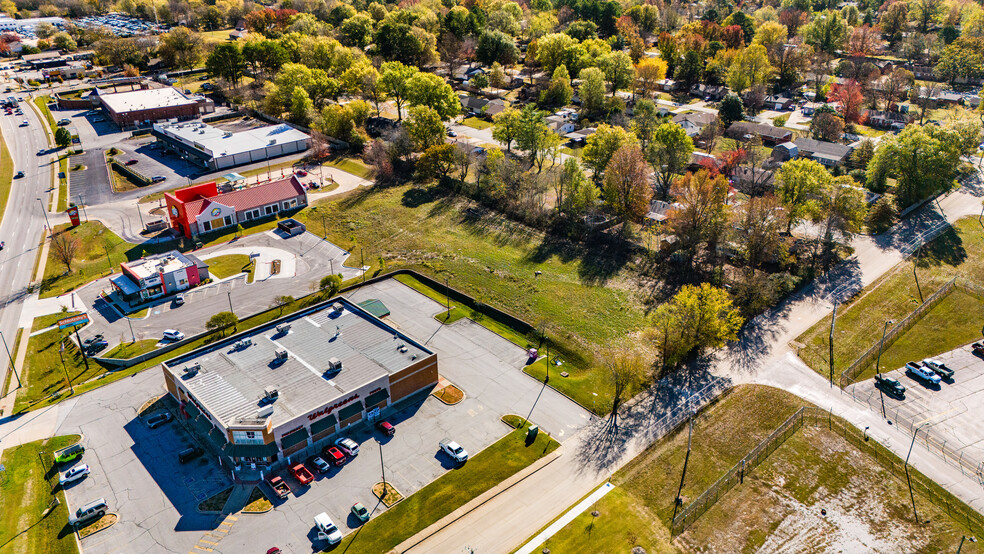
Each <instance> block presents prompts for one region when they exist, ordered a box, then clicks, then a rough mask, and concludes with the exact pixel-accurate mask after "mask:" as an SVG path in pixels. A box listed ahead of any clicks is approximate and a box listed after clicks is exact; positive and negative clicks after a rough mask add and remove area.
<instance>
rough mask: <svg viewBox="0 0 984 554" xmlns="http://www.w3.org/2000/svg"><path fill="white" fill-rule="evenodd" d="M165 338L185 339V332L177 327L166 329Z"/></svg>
mask: <svg viewBox="0 0 984 554" xmlns="http://www.w3.org/2000/svg"><path fill="white" fill-rule="evenodd" d="M164 338H165V339H167V340H173V341H179V340H184V338H185V334H184V333H182V332H181V331H178V330H177V329H165V330H164Z"/></svg>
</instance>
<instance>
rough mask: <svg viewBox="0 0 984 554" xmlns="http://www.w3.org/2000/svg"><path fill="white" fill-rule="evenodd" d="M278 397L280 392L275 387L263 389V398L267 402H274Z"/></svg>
mask: <svg viewBox="0 0 984 554" xmlns="http://www.w3.org/2000/svg"><path fill="white" fill-rule="evenodd" d="M279 397H280V391H278V390H277V387H267V388H265V389H263V398H265V399H267V400H276V399H277V398H279Z"/></svg>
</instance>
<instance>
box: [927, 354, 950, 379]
mask: <svg viewBox="0 0 984 554" xmlns="http://www.w3.org/2000/svg"><path fill="white" fill-rule="evenodd" d="M922 364H923V365H924V366H926V367H928V368H929V369H930V371H932V372H933V373H935V374H937V375H939V376H940V378H941V379H946V380H947V381H949V380H951V379H953V370H952V369H950V368H948V367H946V364H944V363H943V362H941V361H939V360H937V359H934V358H927V359H925V360H923V361H922Z"/></svg>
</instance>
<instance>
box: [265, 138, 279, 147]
mask: <svg viewBox="0 0 984 554" xmlns="http://www.w3.org/2000/svg"><path fill="white" fill-rule="evenodd" d="M267 144H269V145H270V146H273V145H274V144H277V139H270V142H268V143H267Z"/></svg>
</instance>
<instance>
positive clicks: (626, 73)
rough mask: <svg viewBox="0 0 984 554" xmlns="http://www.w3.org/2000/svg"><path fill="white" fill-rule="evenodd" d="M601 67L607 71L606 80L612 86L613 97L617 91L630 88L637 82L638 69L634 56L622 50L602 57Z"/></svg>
mask: <svg viewBox="0 0 984 554" xmlns="http://www.w3.org/2000/svg"><path fill="white" fill-rule="evenodd" d="M601 68H602V71H604V72H605V80H606V81H608V85H609V86H610V87H612V96H613V97H614V96H615V93H616V92H617V91H619V90H622V89H626V88H629V87H631V86H632V83H633V82H635V77H636V70H635V66H634V65H632V58H631V57H629V55H628V54H626V53H625V52H622V51H621V50H619V51H615V52H612V53H611V54H608V55H607V56H605V57H604V58H602V60H601Z"/></svg>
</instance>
